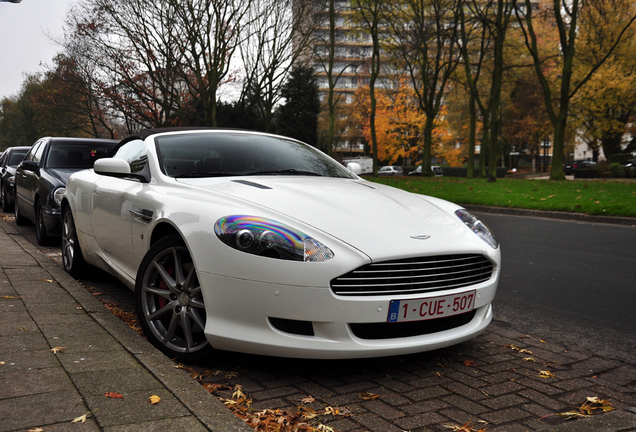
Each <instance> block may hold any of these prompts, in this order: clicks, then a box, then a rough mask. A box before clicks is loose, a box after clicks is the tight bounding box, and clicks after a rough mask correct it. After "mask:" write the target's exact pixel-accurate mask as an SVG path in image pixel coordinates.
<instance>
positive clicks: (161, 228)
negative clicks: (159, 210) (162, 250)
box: [148, 222, 185, 247]
mask: <svg viewBox="0 0 636 432" xmlns="http://www.w3.org/2000/svg"><path fill="white" fill-rule="evenodd" d="M173 234H176V235H178V236H179V237H181V238H182V239H183V241H184V242H185V238H184V237H183V235H182V234H181V232H180V231H179V230H178V229H177V228H176V227H175V226H173V225H171V224H169V223H168V222H160V223H158V224H157V225H156V226H155V227H154V229H153V230H152V234H151V235H150V243H149V245H148V246H149V247H152V246H153V245H154V244H155V243H157V242H158V241H159V240H161V239H162V238H164V237H168V236H170V235H173Z"/></svg>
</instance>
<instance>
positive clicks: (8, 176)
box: [0, 147, 31, 213]
mask: <svg viewBox="0 0 636 432" xmlns="http://www.w3.org/2000/svg"><path fill="white" fill-rule="evenodd" d="M30 148H31V147H9V148H8V149H6V150H5V152H4V153H3V154H2V157H1V158H0V202H2V211H3V212H5V213H6V212H9V211H12V210H13V200H14V193H15V170H16V168H17V167H18V164H19V163H20V162H22V159H24V156H26V154H27V153H28V152H29V149H30Z"/></svg>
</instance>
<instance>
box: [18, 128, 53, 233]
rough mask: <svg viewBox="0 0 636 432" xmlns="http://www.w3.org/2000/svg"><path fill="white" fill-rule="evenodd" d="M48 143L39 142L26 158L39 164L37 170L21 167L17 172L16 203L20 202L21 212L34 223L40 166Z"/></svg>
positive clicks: (42, 140) (44, 141)
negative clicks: (34, 203)
mask: <svg viewBox="0 0 636 432" xmlns="http://www.w3.org/2000/svg"><path fill="white" fill-rule="evenodd" d="M47 142H48V141H47V140H46V139H41V140H39V141H37V142H36V143H35V144H34V145H33V147H32V148H31V150H29V153H28V154H27V155H26V157H25V158H24V161H29V162H33V163H35V164H37V165H38V167H37V168H34V169H27V167H25V165H19V168H18V170H17V171H16V177H15V185H16V201H18V200H19V203H18V204H19V207H20V212H21V213H22V214H23V215H24V216H27V217H28V218H29V219H31V220H32V221H33V220H35V212H34V208H33V202H34V199H35V194H36V191H37V188H38V184H39V171H40V167H39V165H40V164H41V163H42V155H43V154H44V150H45V149H46V145H47Z"/></svg>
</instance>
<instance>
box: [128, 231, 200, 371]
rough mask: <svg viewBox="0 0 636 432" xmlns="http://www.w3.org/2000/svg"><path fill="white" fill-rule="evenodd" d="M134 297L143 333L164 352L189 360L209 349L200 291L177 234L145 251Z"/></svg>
mask: <svg viewBox="0 0 636 432" xmlns="http://www.w3.org/2000/svg"><path fill="white" fill-rule="evenodd" d="M135 298H136V301H137V302H136V303H137V316H138V318H139V323H140V325H141V328H142V329H143V331H144V334H145V335H146V337H147V338H148V340H149V341H150V342H151V343H152V344H153V345H154V346H156V347H157V348H159V349H160V350H161V351H163V352H164V353H165V354H166V355H168V356H170V357H171V358H174V357H176V358H178V359H180V360H183V361H192V360H196V359H199V358H202V357H204V356H206V355H208V354H209V353H210V352H211V351H212V347H211V346H210V344H209V342H208V341H207V339H206V337H205V334H204V329H205V321H206V311H205V305H204V303H203V293H202V292H201V286H200V285H199V280H198V278H197V274H196V269H195V268H194V263H193V262H192V257H191V256H190V252H189V251H188V248H187V247H186V245H185V242H184V241H183V239H182V238H181V237H180V236H178V235H173V236H169V237H165V238H163V239H161V240H159V241H158V242H157V243H156V244H154V245H153V246H152V247H151V248H150V250H149V251H148V253H146V256H145V257H144V259H143V261H142V262H141V266H140V267H139V271H138V273H137V281H136V284H135Z"/></svg>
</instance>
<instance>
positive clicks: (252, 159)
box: [156, 132, 352, 178]
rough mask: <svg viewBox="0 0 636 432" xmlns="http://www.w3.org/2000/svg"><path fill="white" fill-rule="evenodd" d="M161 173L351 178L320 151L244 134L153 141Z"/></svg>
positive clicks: (195, 175)
mask: <svg viewBox="0 0 636 432" xmlns="http://www.w3.org/2000/svg"><path fill="white" fill-rule="evenodd" d="M156 145H157V153H158V154H159V157H160V161H161V169H162V171H163V172H164V174H166V175H169V176H171V177H219V176H248V175H313V176H325V177H342V178H351V177H352V174H350V172H349V171H348V170H347V169H346V168H344V167H343V166H342V165H340V164H339V163H337V162H335V161H334V160H333V159H331V158H329V157H328V156H326V155H325V154H324V153H322V152H321V151H319V150H317V149H315V148H314V147H311V146H309V145H307V144H303V143H300V142H297V141H293V140H288V139H284V138H281V137H275V136H269V135H260V134H245V133H232V132H224V133H192V134H175V135H163V136H159V137H157V138H156Z"/></svg>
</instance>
